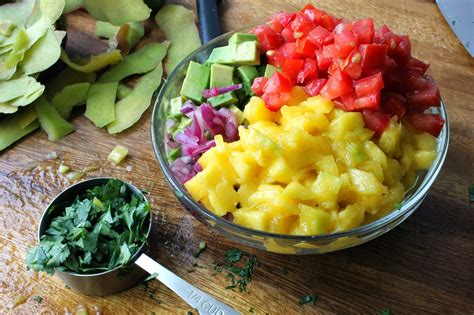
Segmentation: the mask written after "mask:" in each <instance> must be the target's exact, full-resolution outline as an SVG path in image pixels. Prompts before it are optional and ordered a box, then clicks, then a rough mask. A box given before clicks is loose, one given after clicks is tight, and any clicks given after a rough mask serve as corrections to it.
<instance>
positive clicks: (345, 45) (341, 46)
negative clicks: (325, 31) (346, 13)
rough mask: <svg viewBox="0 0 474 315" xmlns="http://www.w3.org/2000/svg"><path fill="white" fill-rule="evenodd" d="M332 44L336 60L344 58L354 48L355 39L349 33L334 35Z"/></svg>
mask: <svg viewBox="0 0 474 315" xmlns="http://www.w3.org/2000/svg"><path fill="white" fill-rule="evenodd" d="M339 25H341V24H339ZM334 44H335V46H336V49H335V56H336V57H338V58H346V57H347V55H348V54H349V53H350V52H351V51H352V50H353V49H354V48H355V47H356V45H357V38H356V37H355V36H354V35H353V34H352V33H350V32H342V33H339V34H334Z"/></svg>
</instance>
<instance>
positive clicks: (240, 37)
mask: <svg viewBox="0 0 474 315" xmlns="http://www.w3.org/2000/svg"><path fill="white" fill-rule="evenodd" d="M252 41H253V42H256V41H257V36H256V35H254V34H249V33H235V34H234V35H232V37H231V38H229V45H230V44H240V43H243V42H252Z"/></svg>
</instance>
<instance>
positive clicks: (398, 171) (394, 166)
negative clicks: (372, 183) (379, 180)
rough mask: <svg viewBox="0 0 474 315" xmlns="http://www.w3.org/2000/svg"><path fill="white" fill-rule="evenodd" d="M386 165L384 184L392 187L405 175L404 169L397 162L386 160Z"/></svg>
mask: <svg viewBox="0 0 474 315" xmlns="http://www.w3.org/2000/svg"><path fill="white" fill-rule="evenodd" d="M387 163H388V167H387V169H386V170H384V184H385V185H387V186H392V185H395V184H396V183H398V182H400V180H401V179H402V177H403V175H405V169H404V168H403V166H402V165H401V164H400V162H398V161H397V160H394V159H387Z"/></svg>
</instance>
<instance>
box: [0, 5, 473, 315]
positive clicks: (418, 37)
mask: <svg viewBox="0 0 474 315" xmlns="http://www.w3.org/2000/svg"><path fill="white" fill-rule="evenodd" d="M176 2H179V3H184V4H185V5H186V6H188V7H193V6H194V2H193V1H176ZM306 2H307V1H305V0H301V1H298V0H293V1H290V0H286V1H263V0H254V1H244V0H227V1H226V0H224V1H222V4H221V6H220V13H221V17H222V26H223V30H224V31H231V30H236V29H240V28H242V27H244V26H247V25H253V24H257V23H262V22H263V21H264V20H265V18H266V17H267V16H269V15H271V14H273V13H276V12H278V11H280V10H297V9H299V8H301V7H302V6H303V5H304V4H305V3H306ZM317 5H318V6H320V7H321V8H323V9H326V10H328V11H329V12H331V13H333V14H335V15H338V16H345V17H347V18H351V19H353V18H363V17H369V16H372V17H373V18H374V20H375V21H376V24H377V25H378V26H380V25H382V24H383V23H387V24H389V25H390V26H391V27H392V28H393V29H394V30H395V31H396V32H399V33H404V34H408V35H410V37H411V40H412V45H413V52H414V55H415V56H417V57H419V58H420V59H422V60H426V61H428V62H429V63H431V68H430V73H431V74H432V75H433V76H434V77H435V78H436V80H437V81H438V83H439V86H440V90H441V95H442V96H443V99H444V101H445V103H446V106H447V108H448V114H449V122H450V126H451V143H450V150H449V153H448V157H447V159H446V162H445V165H444V168H443V170H442V171H441V173H440V175H439V178H438V179H437V181H436V182H435V184H434V186H433V188H432V189H431V192H430V193H429V195H428V197H427V198H426V200H425V201H424V203H423V204H422V206H421V207H420V208H419V209H418V210H417V211H416V213H414V214H413V215H412V216H411V217H410V218H409V219H408V220H407V221H406V222H405V223H403V224H402V225H401V226H400V227H398V228H396V229H395V230H393V231H391V232H390V233H388V234H386V235H384V236H382V237H380V238H378V239H376V240H373V241H371V242H369V243H367V244H365V245H362V246H358V247H356V248H352V249H347V250H344V251H340V252H335V253H330V254H325V255H313V256H304V257H302V256H299V257H298V256H284V255H277V254H271V253H265V252H261V251H256V250H253V249H251V248H247V247H245V246H240V245H238V244H236V243H233V242H231V241H229V240H227V239H225V238H224V237H222V236H220V235H217V234H214V233H211V232H210V231H209V230H208V229H207V228H206V227H205V226H203V225H202V224H200V223H198V222H197V221H196V220H195V219H194V218H193V217H191V216H190V215H188V214H187V212H186V211H185V210H184V209H183V208H182V207H181V205H180V204H179V203H178V202H177V200H176V199H175V197H174V196H173V194H172V192H171V190H170V188H169V187H168V185H167V183H166V181H165V179H164V178H163V175H162V173H161V171H160V169H159V167H158V164H157V162H156V160H155V157H154V154H153V151H152V147H151V142H150V128H149V127H150V112H151V109H150V110H149V111H148V112H147V114H146V115H145V116H144V117H143V118H142V119H141V120H140V122H139V123H138V124H137V125H136V126H134V127H133V128H131V129H130V130H128V131H127V132H125V133H123V134H120V135H118V136H111V135H108V134H107V133H106V132H105V131H104V130H100V129H97V128H95V127H93V125H92V124H91V123H90V122H89V121H88V120H86V119H85V118H84V117H81V116H80V115H77V118H75V119H74V121H73V123H74V125H75V126H76V128H77V130H76V132H75V133H73V134H72V135H70V136H68V137H66V138H64V139H63V140H61V141H59V142H57V143H50V142H48V141H47V138H46V136H45V134H44V133H43V132H40V131H37V132H35V133H34V134H32V135H30V136H29V137H27V138H25V139H24V140H22V141H20V142H19V143H17V144H16V145H15V146H14V147H12V148H11V149H9V150H8V151H6V152H3V153H1V155H0V270H1V272H0V313H2V314H5V313H15V314H33V313H44V314H53V313H56V314H57V313H64V312H65V310H69V311H75V310H76V308H77V306H78V305H84V306H85V307H86V308H87V309H88V310H89V314H94V313H95V309H99V310H100V311H101V313H105V314H126V313H128V314H152V313H153V312H154V313H156V314H186V312H187V311H190V310H191V309H190V307H188V305H187V304H186V303H184V302H183V301H181V300H180V299H179V298H178V297H177V296H176V295H175V294H173V293H172V292H171V291H170V290H168V289H167V288H166V287H164V286H163V285H162V284H160V283H158V282H157V281H154V282H152V283H151V284H150V288H149V289H148V291H146V290H145V289H144V288H143V287H142V286H138V287H135V288H133V289H131V290H129V291H126V292H123V293H120V294H117V295H115V296H110V297H104V298H96V297H87V296H84V295H81V294H77V293H75V292H73V291H71V290H70V289H68V288H66V287H65V286H64V284H63V283H62V282H61V281H60V280H59V279H58V278H57V277H50V276H47V275H43V274H35V273H33V272H31V271H27V270H25V265H24V258H25V254H26V250H27V248H28V247H30V246H32V245H33V244H34V243H35V242H36V229H37V224H38V220H39V218H40V215H41V213H42V211H43V209H44V207H45V206H46V205H47V203H48V202H49V201H50V200H51V199H52V198H53V197H54V196H55V195H56V194H57V193H59V192H60V191H61V190H62V189H63V188H65V187H66V186H67V185H69V183H68V181H67V180H66V179H65V178H63V177H61V176H59V175H58V174H57V168H58V165H59V163H60V162H64V163H66V164H67V165H70V166H72V167H73V168H74V169H76V170H83V169H85V168H92V169H94V168H97V170H95V171H94V170H90V171H88V172H87V177H97V176H115V177H118V178H122V179H125V180H128V181H131V182H133V183H135V184H136V185H137V186H139V187H141V188H144V189H148V190H149V191H150V192H151V201H152V203H153V205H154V212H155V214H156V216H155V217H156V222H155V223H156V225H157V227H158V233H157V235H155V236H154V239H153V241H152V246H153V247H154V248H155V249H156V250H157V258H158V259H159V260H160V261H161V262H163V263H164V264H166V265H167V266H168V267H169V268H170V269H171V270H172V271H174V272H176V273H177V274H178V275H180V276H181V277H183V278H184V279H186V280H187V281H189V282H191V283H193V284H194V285H196V286H197V287H199V288H201V289H203V290H205V291H207V292H209V293H211V294H213V295H214V296H216V297H217V298H219V299H222V300H223V301H225V302H226V303H228V304H230V305H232V306H233V307H235V308H236V309H237V310H239V311H241V312H242V313H256V314H297V313H303V314H310V313H311V314H312V313H314V314H326V313H337V314H343V313H359V314H378V313H380V312H381V311H382V310H385V309H389V310H391V312H392V313H393V314H414V313H417V314H418V313H442V314H447V313H452V314H472V313H473V312H474V204H472V203H469V199H468V192H467V189H468V186H469V185H474V127H473V125H474V124H473V122H472V121H473V120H474V109H473V108H474V107H473V106H474V92H473V91H474V63H473V60H472V58H471V57H470V56H469V55H468V54H467V52H466V51H464V49H463V48H462V46H461V44H460V43H459V42H458V40H457V39H456V37H455V36H454V34H453V33H451V30H450V29H449V27H448V25H447V23H446V22H445V21H444V20H443V18H442V16H441V14H440V12H439V11H438V9H437V7H436V5H435V3H434V1H428V0H378V1H370V0H321V1H318V2H317ZM68 20H69V31H70V32H69V41H68V49H69V51H70V52H73V53H77V54H89V53H97V52H99V51H100V50H102V49H104V47H105V46H104V44H102V45H100V44H97V42H96V39H95V38H94V36H93V32H94V23H93V21H92V20H91V19H89V18H88V17H87V15H86V14H85V13H84V12H81V11H79V12H76V13H73V14H72V15H70V16H69V18H68ZM147 32H148V33H149V34H151V35H149V37H151V38H153V39H159V38H161V36H162V35H161V33H160V31H159V30H158V29H156V26H154V25H153V23H150V24H149V25H148V27H147ZM117 144H121V145H124V146H127V147H128V148H129V149H130V156H129V158H127V160H126V162H125V163H124V164H123V165H122V166H119V167H114V166H111V165H110V164H109V163H108V162H107V160H106V157H107V155H108V153H109V152H110V151H111V150H112V148H113V147H114V146H115V145H117ZM50 152H57V153H58V155H59V158H58V159H55V160H46V157H47V155H48V153H50ZM35 165H36V166H35ZM33 166H35V167H33ZM201 240H204V241H206V242H207V244H208V247H209V248H208V250H207V251H206V252H204V253H203V254H202V255H201V257H200V258H199V259H195V258H193V256H192V253H194V251H195V250H196V248H197V246H198V243H199V241H201ZM235 246H236V247H238V248H240V249H242V250H245V251H248V252H250V253H253V254H255V255H257V257H258V259H259V261H260V266H259V267H258V268H257V269H256V271H255V274H254V277H253V281H252V283H251V284H250V285H249V291H250V292H249V293H239V292H235V291H230V290H226V289H224V287H225V286H226V285H227V281H226V279H225V275H224V274H218V275H214V274H213V271H212V267H211V264H212V263H213V262H215V261H222V259H223V254H224V252H225V251H226V250H227V249H229V248H231V247H235ZM195 263H198V264H199V265H201V266H205V267H206V268H194V267H193V265H194V264H195ZM285 269H286V270H287V271H288V272H287V273H286V272H284V270H285ZM150 290H151V291H150ZM151 292H154V293H153V294H152V293H151ZM305 294H316V295H317V296H318V297H319V298H318V300H317V301H316V303H315V305H314V306H311V305H304V306H300V305H298V300H299V299H300V298H301V297H302V296H303V295H305ZM34 296H41V297H42V302H41V303H38V302H36V301H35V300H33V297H34ZM15 304H18V305H17V306H15ZM194 314H196V312H194Z"/></svg>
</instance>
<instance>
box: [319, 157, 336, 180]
mask: <svg viewBox="0 0 474 315" xmlns="http://www.w3.org/2000/svg"><path fill="white" fill-rule="evenodd" d="M316 168H317V169H318V171H320V172H326V173H329V174H331V175H336V176H338V175H339V169H338V167H337V164H336V161H335V160H334V156H332V155H325V156H322V157H320V158H318V160H317V161H316Z"/></svg>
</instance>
